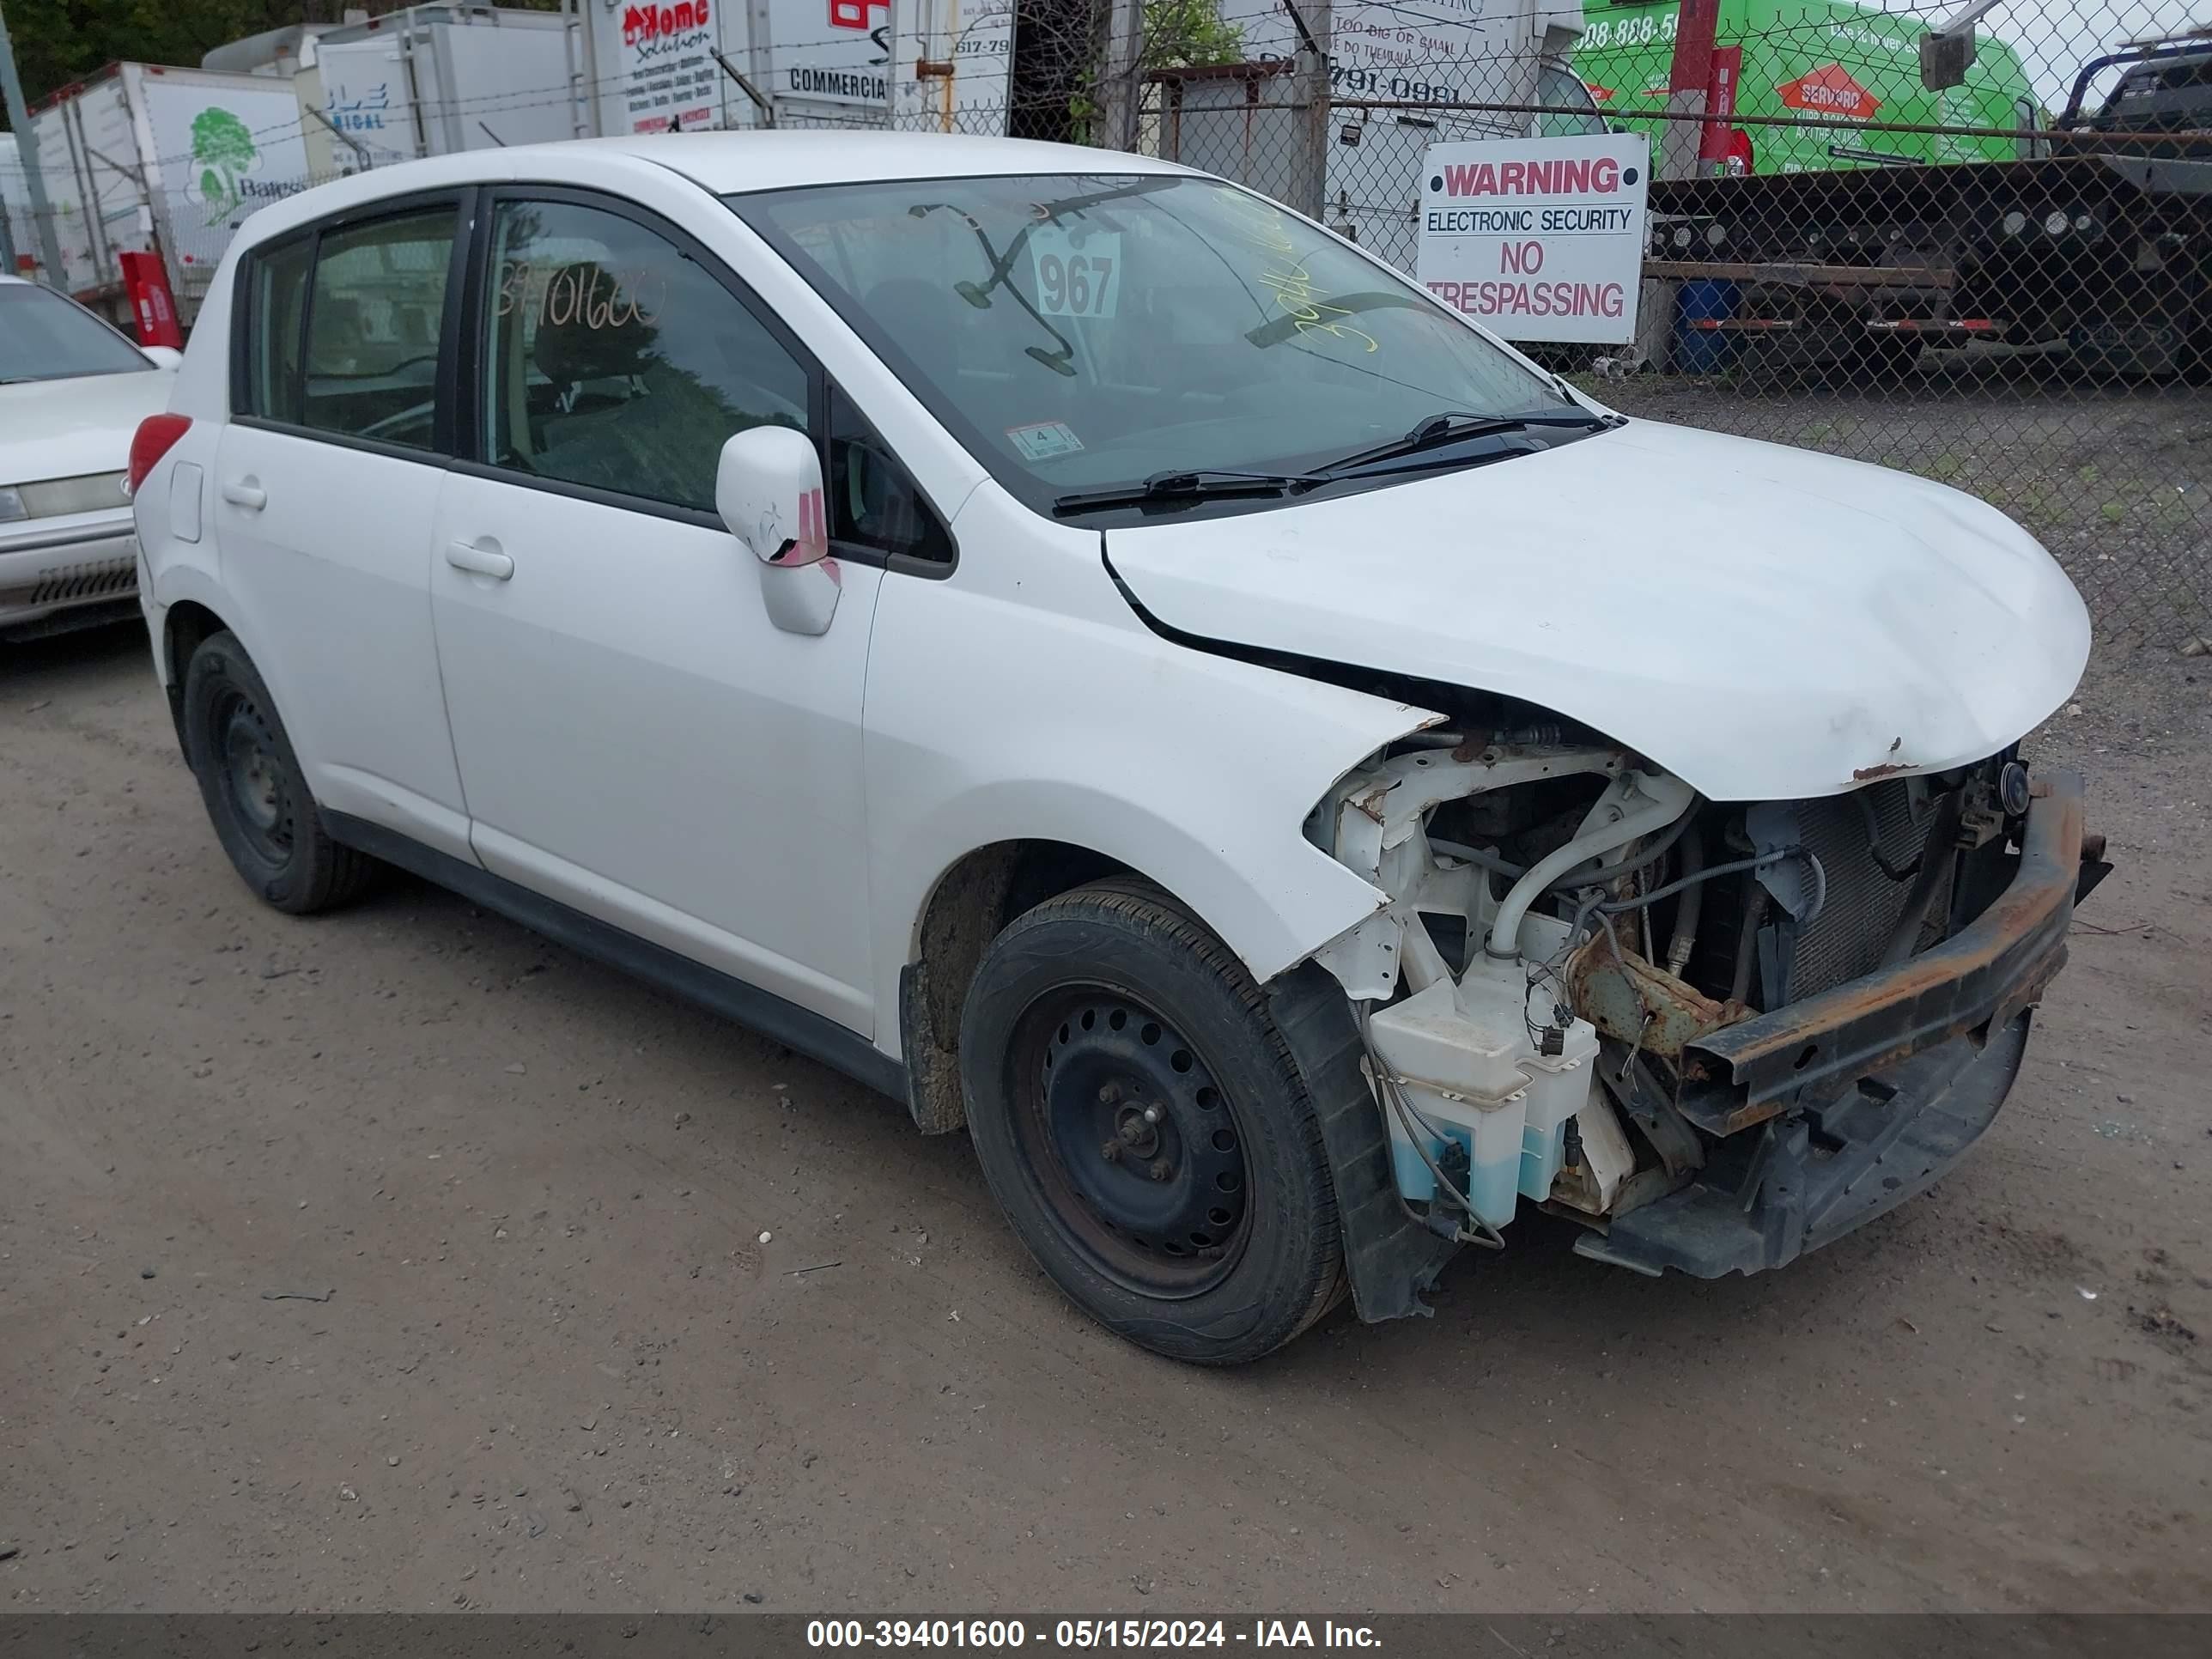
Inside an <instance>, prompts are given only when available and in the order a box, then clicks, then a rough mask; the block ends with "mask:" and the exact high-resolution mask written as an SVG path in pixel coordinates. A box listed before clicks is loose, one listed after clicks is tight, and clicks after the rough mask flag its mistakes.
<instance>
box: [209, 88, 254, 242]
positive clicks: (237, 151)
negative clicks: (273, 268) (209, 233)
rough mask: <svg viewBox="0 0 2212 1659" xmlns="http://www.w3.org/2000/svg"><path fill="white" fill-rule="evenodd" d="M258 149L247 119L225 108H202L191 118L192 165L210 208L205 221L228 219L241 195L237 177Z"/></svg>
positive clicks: (245, 170)
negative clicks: (255, 146)
mask: <svg viewBox="0 0 2212 1659" xmlns="http://www.w3.org/2000/svg"><path fill="white" fill-rule="evenodd" d="M260 160H261V152H260V151H258V150H257V149H254V147H253V135H252V133H250V132H248V131H246V123H245V122H243V121H241V120H240V119H239V118H237V117H236V116H235V115H233V114H232V113H231V112H229V111H228V110H227V109H204V110H202V111H201V112H199V113H198V114H197V115H195V116H194V117H193V118H192V165H193V166H194V167H197V168H198V169H199V173H200V199H201V200H202V201H204V202H205V203H206V204H208V206H209V208H210V210H211V211H210V213H209V215H208V223H210V224H214V223H216V222H218V221H220V220H223V219H228V217H229V216H231V215H232V214H234V213H235V212H236V211H237V210H238V206H239V204H240V201H241V200H243V199H244V197H243V196H242V193H241V191H240V180H241V179H244V178H245V177H246V174H247V173H251V172H252V171H253V169H254V167H255V165H256V164H257V163H258V162H259V161H260Z"/></svg>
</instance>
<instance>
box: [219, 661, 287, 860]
mask: <svg viewBox="0 0 2212 1659" xmlns="http://www.w3.org/2000/svg"><path fill="white" fill-rule="evenodd" d="M215 725H216V730H217V731H218V732H220V733H221V734H222V738H221V744H222V752H221V754H220V756H219V757H218V760H217V766H218V769H219V773H220V777H221V781H222V793H223V799H224V800H225V801H226V802H227V803H228V805H229V807H230V813H231V818H232V820H233V822H234V823H236V824H237V826H238V829H239V833H240V835H242V836H245V838H246V842H247V843H248V844H249V845H250V846H252V848H253V850H254V852H255V853H257V854H259V855H260V856H261V857H262V858H264V859H266V860H268V861H269V862H270V863H271V864H282V863H283V862H284V860H286V859H288V858H289V857H290V856H291V853H292V829H293V810H292V792H291V788H290V787H289V785H288V784H287V783H286V781H285V778H284V767H283V762H282V761H281V760H280V759H279V758H278V756H277V752H276V733H275V732H272V731H270V729H269V723H268V722H267V721H266V720H264V719H262V717H261V711H260V710H259V709H258V708H255V707H254V706H253V705H252V703H251V702H247V701H246V699H245V698H244V697H241V696H232V697H229V698H227V699H226V700H225V701H224V702H223V704H222V706H221V707H219V708H217V709H216V721H215Z"/></svg>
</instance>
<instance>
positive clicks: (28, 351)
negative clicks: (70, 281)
mask: <svg viewBox="0 0 2212 1659" xmlns="http://www.w3.org/2000/svg"><path fill="white" fill-rule="evenodd" d="M135 368H153V364H152V363H150V362H147V360H146V359H145V358H144V357H143V356H140V355H139V352H138V349H137V347H136V346H133V345H132V344H131V343H130V342H129V341H128V340H126V339H125V338H124V337H122V336H121V335H120V334H118V333H117V332H116V331H114V330H113V329H112V328H110V327H108V325H106V323H103V322H101V321H100V319H99V318H97V317H95V316H94V315H93V314H92V313H90V312H88V311H86V310H84V309H83V308H82V307H80V306H76V305H74V304H72V303H71V302H70V301H67V300H64V298H62V296H61V295H58V294H56V293H54V292H52V290H51V289H43V288H37V287H33V285H31V284H30V283H21V284H18V283H0V385H9V384H13V383H14V382H15V381H18V380H67V379H69V378H70V377H71V376H72V375H77V374H125V373H127V372H128V371H130V370H131V369H135Z"/></svg>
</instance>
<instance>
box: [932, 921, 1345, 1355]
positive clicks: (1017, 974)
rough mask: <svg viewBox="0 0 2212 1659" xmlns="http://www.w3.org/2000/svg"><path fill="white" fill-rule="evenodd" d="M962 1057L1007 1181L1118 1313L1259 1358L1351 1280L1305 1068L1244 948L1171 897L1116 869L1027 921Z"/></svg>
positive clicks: (1048, 1265) (1107, 1321)
mask: <svg viewBox="0 0 2212 1659" xmlns="http://www.w3.org/2000/svg"><path fill="white" fill-rule="evenodd" d="M960 1053H961V1069H962V1081H963V1087H964V1091H965V1093H966V1097H967V1106H968V1127H969V1134H970V1136H971V1137H972V1139H974V1141H975V1153H976V1157H977V1158H978V1159H979V1160H980V1161H981V1164H982V1166H983V1175H984V1178H985V1179H986V1180H987V1181H988V1182H989V1183H990V1187H991V1191H992V1193H993V1194H994V1195H995V1196H996V1197H997V1199H998V1200H999V1203H1000V1206H1001V1207H1002V1208H1003V1209H1004V1210H1005V1211H1006V1215H1007V1218H1009V1219H1010V1220H1011V1221H1012V1223H1013V1225H1014V1231H1016V1232H1017V1233H1018V1234H1019V1235H1020V1237H1021V1240H1022V1243H1024V1244H1025V1245H1027V1246H1028V1248H1029V1250H1030V1255H1033V1256H1035V1257H1036V1260H1037V1262H1038V1264H1039V1265H1040V1266H1041V1267H1043V1268H1044V1270H1045V1272H1046V1273H1048V1275H1049V1276H1050V1277H1051V1279H1053V1281H1054V1283H1055V1284H1056V1285H1059V1286H1060V1289H1061V1290H1062V1291H1064V1292H1066V1295H1067V1297H1068V1298H1069V1299H1070V1300H1071V1301H1073V1303H1074V1304H1076V1305H1077V1306H1078V1307H1079V1308H1081V1309H1082V1310H1084V1311H1085V1312H1086V1313H1088V1314H1090V1315H1091V1316H1092V1317H1094V1318H1096V1319H1097V1320H1098V1321H1099V1322H1101V1323H1103V1324H1104V1325H1105V1326H1107V1327H1108V1328H1109V1329H1111V1330H1113V1331H1115V1333H1116V1334H1120V1335H1121V1336H1123V1337H1126V1338H1127V1339H1128V1340H1130V1341H1132V1342H1134V1343H1136V1344H1137V1345H1138V1346H1140V1347H1146V1348H1150V1349H1151V1350H1152V1351H1153V1352H1156V1353H1161V1354H1165V1355H1167V1356H1168V1357H1169V1358H1173V1359H1182V1360H1188V1361H1192V1362H1194V1363H1196V1364H1205V1365H1235V1364H1243V1363H1245V1362H1247V1361H1249V1360H1254V1359H1257V1358H1260V1357H1261V1355H1262V1354H1265V1353H1268V1352H1272V1351H1273V1350H1274V1349H1276V1348H1279V1347H1280V1346H1282V1345H1283V1344H1284V1343H1285V1342H1287V1341H1289V1340H1291V1338H1292V1337H1294V1336H1296V1335H1297V1334H1298V1333H1299V1332H1301V1331H1303V1330H1304V1329H1305V1328H1307V1327H1308V1326H1309V1325H1310V1324H1312V1323H1313V1322H1315V1321H1316V1320H1317V1319H1319V1318H1320V1317H1321V1316H1322V1315H1323V1314H1325V1313H1327V1312H1328V1310H1329V1309H1330V1308H1331V1307H1332V1306H1334V1304H1335V1303H1336V1302H1337V1300H1338V1299H1339V1298H1340V1297H1341V1296H1342V1294H1343V1292H1344V1289H1345V1278H1344V1264H1343V1251H1342V1248H1341V1244H1340V1231H1339V1227H1338V1221H1337V1209H1336V1194H1335V1190H1334V1186H1333V1184H1332V1183H1331V1182H1330V1179H1329V1172H1328V1160H1327V1158H1326V1156H1325V1155H1324V1153H1323V1152H1322V1138H1321V1125H1320V1121H1319V1119H1318V1118H1317V1116H1316V1113H1315V1111H1314V1106H1313V1102H1312V1100H1311V1098H1310V1097H1309V1095H1308V1094H1307V1091H1306V1087H1305V1085H1304V1080H1303V1079H1301V1077H1300V1075H1299V1073H1298V1069H1297V1064H1296V1063H1295V1061H1294V1060H1292V1059H1291V1054H1290V1050H1289V1048H1288V1047H1287V1045H1285V1042H1284V1041H1283V1039H1282V1037H1281V1036H1280V1035H1279V1033H1278V1032H1277V1031H1276V1030H1275V1028H1274V1025H1273V1023H1272V1021H1271V1020H1270V1019H1269V1018H1268V1015H1267V1001H1266V999H1265V998H1264V996H1263V995H1262V994H1261V991H1260V987H1258V986H1257V985H1256V984H1255V983H1254V982H1253V980H1252V977H1251V975H1249V973H1248V972H1246V971H1245V969H1244V967H1243V963H1240V962H1238V961H1237V957H1235V956H1234V955H1233V954H1232V953H1231V951H1230V950H1229V949H1228V947H1227V946H1225V945H1223V944H1222V943H1221V941H1220V940H1219V939H1216V938H1215V937H1214V936H1213V935H1212V933H1210V932H1208V931H1207V930H1206V928H1205V927H1203V926H1201V925H1200V923H1199V922H1198V921H1195V920H1194V919H1193V918H1192V917H1191V916H1189V915H1186V914H1185V913H1184V912H1183V911H1182V910H1181V909H1180V908H1177V907H1176V905H1175V904H1174V903H1173V902H1171V901H1170V900H1169V899H1168V898H1167V896H1165V895H1164V894H1163V893H1160V892H1159V891H1158V890H1156V889H1152V888H1149V887H1145V886H1141V885H1138V884H1132V883H1124V882H1108V883H1101V884H1096V885H1092V886H1089V887H1081V888H1078V889H1076V890H1074V891H1073V892H1069V893H1064V894H1062V895H1060V896H1059V897H1057V898H1053V899H1048V900H1047V901H1046V902H1044V903H1042V904H1040V905H1038V906H1037V907H1036V908H1035V909H1033V910H1030V911H1029V912H1028V913H1027V914H1025V915H1022V916H1020V917H1019V918H1018V919H1017V920H1016V921H1013V922H1012V924H1011V925H1009V926H1008V927H1007V928H1006V931H1005V932H1003V933H1000V935H999V937H998V938H997V939H994V940H993V941H992V943H991V945H990V946H989V948H988V949H987V951H985V952H984V954H983V959H982V961H981V963H980V964H979V966H978V967H977V969H976V973H975V980H974V981H973V983H972V984H971V985H970V987H969V994H968V1001H967V1006H966V1009H965V1011H964V1013H963V1018H962V1021H961V1028H960ZM1148 1107H1156V1108H1158V1111H1159V1115H1158V1119H1157V1120H1156V1121H1151V1122H1147V1121H1146V1120H1145V1118H1144V1116H1143V1112H1144V1109H1146V1108H1148ZM1109 1145H1110V1146H1115V1147H1116V1148H1117V1151H1116V1152H1115V1153H1114V1154H1113V1155H1112V1156H1109V1154H1108V1152H1107V1151H1106V1148H1107V1147H1108V1146H1109ZM1163 1171H1164V1173H1163Z"/></svg>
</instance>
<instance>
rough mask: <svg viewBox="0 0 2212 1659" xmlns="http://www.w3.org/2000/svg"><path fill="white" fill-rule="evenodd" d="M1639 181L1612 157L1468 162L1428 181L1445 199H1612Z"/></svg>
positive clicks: (1447, 168) (1459, 164) (1452, 166)
mask: <svg viewBox="0 0 2212 1659" xmlns="http://www.w3.org/2000/svg"><path fill="white" fill-rule="evenodd" d="M1635 182H1636V170H1635V169H1634V168H1633V167H1630V168H1626V169H1624V168H1623V167H1621V165H1620V162H1618V161H1614V160H1613V158H1612V157H1611V156H1609V155H1600V156H1596V157H1595V158H1592V157H1588V156H1585V157H1581V158H1578V159H1577V160H1574V161H1565V160H1559V161H1465V162H1460V163H1455V164H1454V165H1451V166H1448V167H1444V168H1443V170H1442V171H1440V172H1438V173H1437V174H1436V175H1435V176H1434V177H1432V178H1431V179H1430V180H1429V188H1430V189H1431V191H1440V192H1441V193H1443V195H1446V196H1611V195H1613V194H1614V193H1615V192H1617V191H1619V190H1620V187H1621V185H1624V184H1631V185H1632V184H1634V183H1635Z"/></svg>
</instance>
